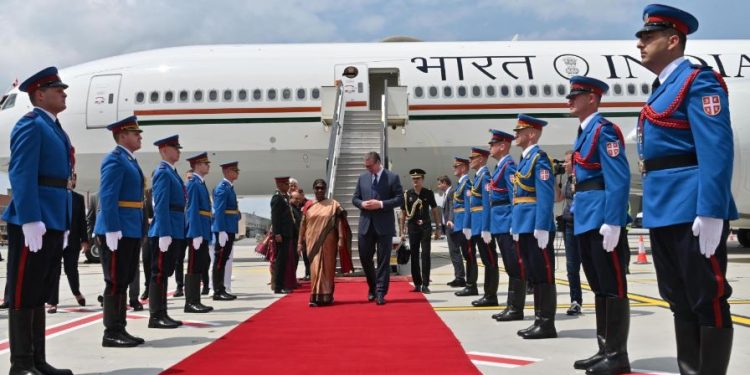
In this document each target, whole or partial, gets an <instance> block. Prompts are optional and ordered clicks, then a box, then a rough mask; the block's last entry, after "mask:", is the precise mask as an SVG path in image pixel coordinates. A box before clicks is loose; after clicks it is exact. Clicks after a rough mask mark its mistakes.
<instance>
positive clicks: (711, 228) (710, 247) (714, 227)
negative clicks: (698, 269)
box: [693, 216, 724, 258]
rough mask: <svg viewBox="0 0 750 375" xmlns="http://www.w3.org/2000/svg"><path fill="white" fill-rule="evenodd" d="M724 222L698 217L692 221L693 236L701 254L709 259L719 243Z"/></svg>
mask: <svg viewBox="0 0 750 375" xmlns="http://www.w3.org/2000/svg"><path fill="white" fill-rule="evenodd" d="M723 229H724V220H723V219H717V218H715V217H708V216H698V217H696V218H695V221H693V236H696V237H698V245H699V246H700V251H701V254H703V255H705V256H706V258H710V257H711V256H712V255H714V253H715V252H716V248H717V247H719V242H720V241H721V232H722V231H723Z"/></svg>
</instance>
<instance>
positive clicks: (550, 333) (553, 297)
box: [521, 284, 557, 339]
mask: <svg viewBox="0 0 750 375" xmlns="http://www.w3.org/2000/svg"><path fill="white" fill-rule="evenodd" d="M534 296H535V299H536V296H539V321H538V324H536V325H535V326H534V327H533V328H531V329H530V330H529V331H527V332H525V333H524V334H522V335H521V337H523V338H524V339H551V338H555V337H557V330H556V329H555V312H556V310H557V288H556V286H555V284H538V285H534Z"/></svg>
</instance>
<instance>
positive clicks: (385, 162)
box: [380, 80, 391, 169]
mask: <svg viewBox="0 0 750 375" xmlns="http://www.w3.org/2000/svg"><path fill="white" fill-rule="evenodd" d="M384 85H385V90H383V95H382V96H381V100H382V104H381V106H380V108H381V111H382V121H383V143H381V144H380V155H382V156H383V166H384V167H385V168H388V169H390V167H391V166H390V165H389V164H388V161H389V159H388V80H385V83H384Z"/></svg>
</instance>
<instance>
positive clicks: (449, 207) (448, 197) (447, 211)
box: [443, 185, 453, 224]
mask: <svg viewBox="0 0 750 375" xmlns="http://www.w3.org/2000/svg"><path fill="white" fill-rule="evenodd" d="M449 221H453V186H452V185H451V186H448V189H446V190H445V199H443V224H445V223H447V222H449Z"/></svg>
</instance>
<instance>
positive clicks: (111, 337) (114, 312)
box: [102, 294, 138, 348]
mask: <svg viewBox="0 0 750 375" xmlns="http://www.w3.org/2000/svg"><path fill="white" fill-rule="evenodd" d="M103 301H104V302H103V303H104V318H103V321H104V337H102V346H103V347H105V348H130V347H133V346H137V345H138V342H137V341H135V340H132V339H131V338H130V337H128V336H127V335H125V334H124V331H125V327H124V326H123V324H124V322H122V321H121V318H120V310H121V309H124V307H125V306H124V305H123V306H120V295H111V294H106V295H105V296H104V297H103ZM123 318H124V317H123Z"/></svg>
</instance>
